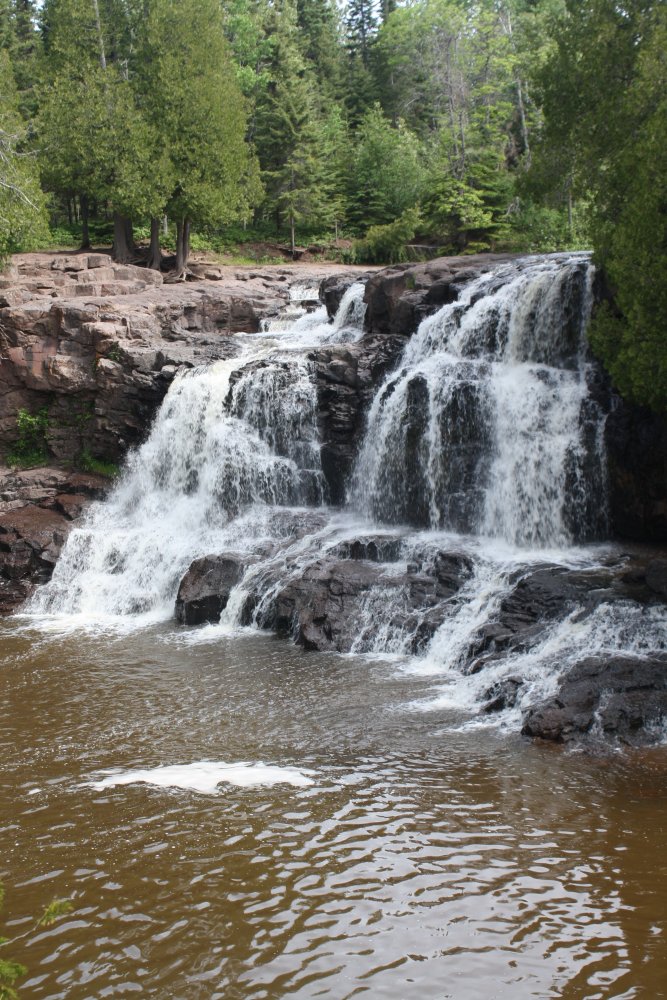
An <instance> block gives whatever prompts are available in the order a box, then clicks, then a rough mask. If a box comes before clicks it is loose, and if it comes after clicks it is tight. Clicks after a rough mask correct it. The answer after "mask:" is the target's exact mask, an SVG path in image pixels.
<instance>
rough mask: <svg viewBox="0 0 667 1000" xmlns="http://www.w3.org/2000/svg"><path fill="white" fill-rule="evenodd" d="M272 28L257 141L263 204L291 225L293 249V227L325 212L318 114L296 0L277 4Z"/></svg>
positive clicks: (318, 217)
mask: <svg viewBox="0 0 667 1000" xmlns="http://www.w3.org/2000/svg"><path fill="white" fill-rule="evenodd" d="M269 28H270V30H271V41H272V49H271V62H270V65H269V66H268V68H267V70H268V74H269V85H268V87H267V90H266V93H265V95H264V96H263V99H262V101H261V103H260V104H259V106H258V108H257V130H256V142H257V146H258V150H259V154H260V163H261V167H262V180H263V182H264V186H265V188H266V201H265V208H266V209H267V210H268V211H269V212H271V213H272V214H273V216H274V218H275V220H276V229H277V230H278V231H280V227H281V224H282V223H283V221H285V222H286V223H287V225H288V226H289V229H290V239H291V246H292V252H293V253H294V248H295V230H296V226H297V224H298V223H300V222H302V221H304V220H305V219H306V218H307V219H308V220H309V221H310V222H311V224H312V223H317V222H318V221H321V220H322V218H323V216H324V215H325V214H326V185H325V180H324V171H323V159H322V148H321V134H322V133H321V120H320V117H319V114H318V109H317V105H316V101H315V86H314V80H313V77H312V75H311V72H310V69H309V66H308V65H307V63H306V61H305V60H304V58H303V57H302V55H301V52H300V47H299V42H298V39H299V31H298V24H297V11H296V5H295V4H294V3H293V2H292V0H283V2H282V3H281V5H280V6H278V5H276V7H275V8H274V11H273V19H272V20H270V21H269Z"/></svg>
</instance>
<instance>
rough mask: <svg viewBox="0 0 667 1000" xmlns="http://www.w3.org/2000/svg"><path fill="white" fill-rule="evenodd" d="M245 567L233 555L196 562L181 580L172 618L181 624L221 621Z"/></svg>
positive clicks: (241, 561) (212, 556)
mask: <svg viewBox="0 0 667 1000" xmlns="http://www.w3.org/2000/svg"><path fill="white" fill-rule="evenodd" d="M244 569H245V564H244V562H243V560H242V559H241V558H240V557H239V556H237V555H233V554H223V555H209V556H203V557H202V558H201V559H195V560H194V562H192V563H191V564H190V568H189V569H188V571H187V573H186V574H185V576H184V577H183V579H182V580H181V582H180V584H179V587H178V594H177V596H176V606H175V608H174V617H175V618H176V620H177V621H179V622H181V623H182V624H184V625H200V624H202V622H217V621H220V615H221V614H222V612H223V611H224V609H225V608H226V607H227V601H228V600H229V595H230V593H231V592H232V590H233V588H234V587H235V586H236V584H237V583H238V582H239V580H240V579H241V577H242V576H243V571H244Z"/></svg>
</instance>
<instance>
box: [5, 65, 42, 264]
mask: <svg viewBox="0 0 667 1000" xmlns="http://www.w3.org/2000/svg"><path fill="white" fill-rule="evenodd" d="M25 138H26V128H25V124H24V122H23V119H22V117H21V113H20V110H19V97H18V92H17V90H16V85H15V83H14V77H13V74H12V68H11V65H10V61H9V55H8V54H7V52H6V51H2V50H0V261H2V260H4V259H5V258H6V256H7V255H8V254H10V253H16V252H17V251H19V250H28V249H30V248H31V247H32V246H34V245H35V243H36V242H37V241H38V240H39V239H40V238H44V236H45V234H46V217H45V209H44V197H43V195H42V191H41V189H40V186H39V175H38V171H37V166H36V163H35V160H34V157H33V156H32V155H31V154H30V153H29V151H27V149H26V145H25Z"/></svg>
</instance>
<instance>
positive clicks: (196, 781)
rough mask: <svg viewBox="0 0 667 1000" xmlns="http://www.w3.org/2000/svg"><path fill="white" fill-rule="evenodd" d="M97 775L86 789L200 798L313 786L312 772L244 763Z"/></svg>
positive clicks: (201, 763)
mask: <svg viewBox="0 0 667 1000" xmlns="http://www.w3.org/2000/svg"><path fill="white" fill-rule="evenodd" d="M100 773H101V774H103V775H104V777H101V778H99V779H97V780H95V781H91V782H88V787H90V788H94V789H95V790H96V791H103V790H104V789H106V788H117V787H118V786H119V785H136V784H146V785H155V786H156V787H158V788H182V789H185V790H187V791H192V792H198V793H199V794H201V795H219V794H220V789H219V786H220V785H221V784H227V785H235V786H237V787H238V788H251V787H254V786H256V785H294V786H295V787H296V788H306V787H307V786H309V785H312V784H313V783H314V782H313V778H312V777H311V775H312V774H313V773H314V772H313V771H309V770H304V769H301V770H300V769H299V768H296V767H278V766H276V765H273V764H263V763H256V764H249V763H247V762H244V761H242V762H239V763H236V764H225V763H223V762H222V761H213V760H202V761H196V762H195V763H193V764H173V765H170V766H165V767H153V768H147V769H137V770H132V771H102V772H100Z"/></svg>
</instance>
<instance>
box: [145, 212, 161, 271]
mask: <svg viewBox="0 0 667 1000" xmlns="http://www.w3.org/2000/svg"><path fill="white" fill-rule="evenodd" d="M147 263H148V267H150V268H151V270H153V271H159V270H160V266H161V264H162V251H161V250H160V220H159V219H151V245H150V249H149V251H148V262H147Z"/></svg>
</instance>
